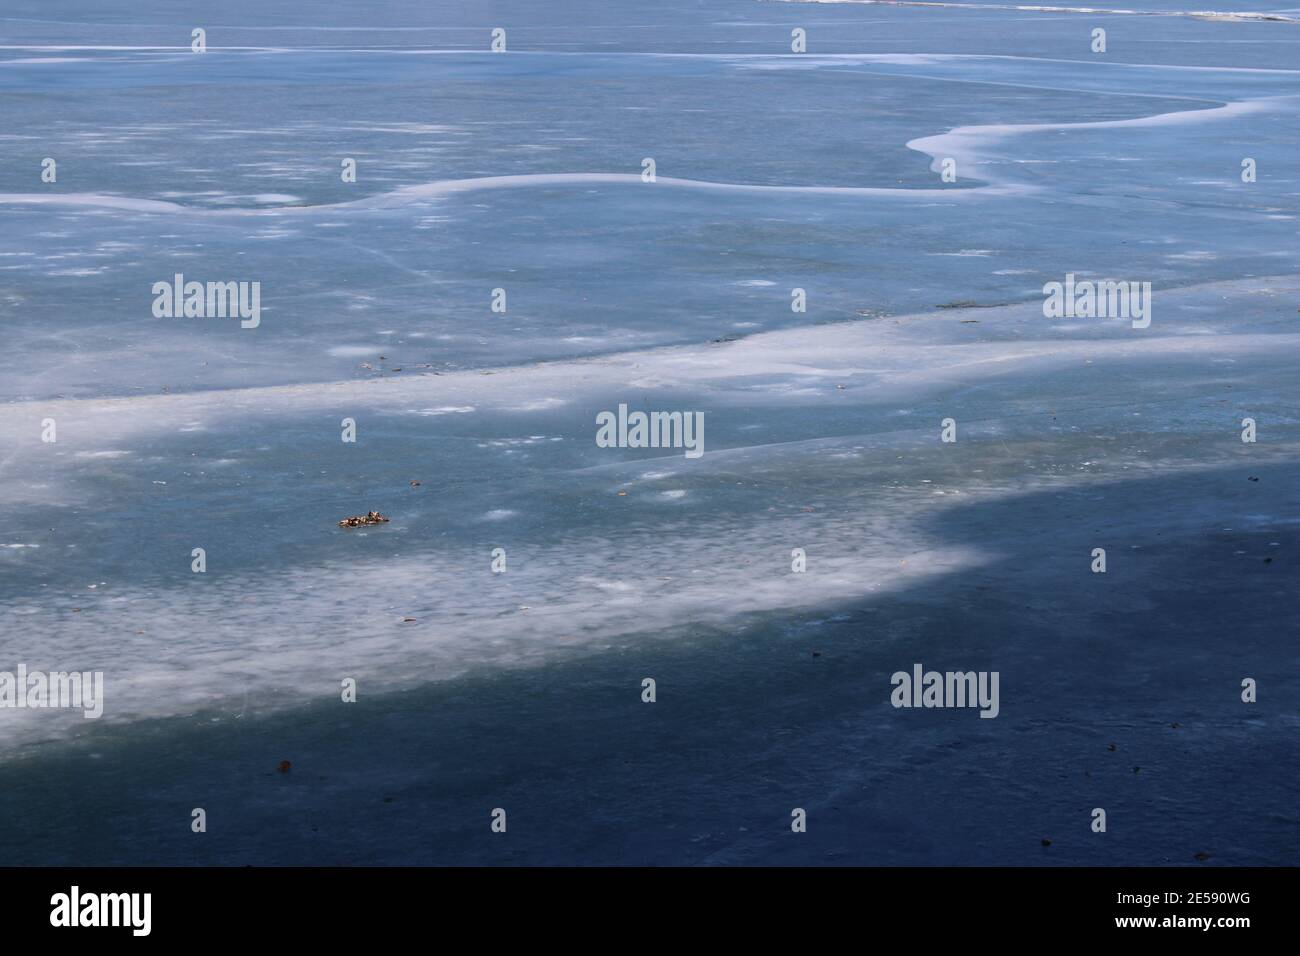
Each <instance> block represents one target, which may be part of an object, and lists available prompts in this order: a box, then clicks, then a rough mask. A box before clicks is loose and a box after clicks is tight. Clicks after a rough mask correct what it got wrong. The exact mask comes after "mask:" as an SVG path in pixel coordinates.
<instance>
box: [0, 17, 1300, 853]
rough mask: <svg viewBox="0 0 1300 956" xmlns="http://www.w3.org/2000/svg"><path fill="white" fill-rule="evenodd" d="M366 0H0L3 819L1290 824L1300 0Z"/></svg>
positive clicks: (101, 836) (479, 849)
mask: <svg viewBox="0 0 1300 956" xmlns="http://www.w3.org/2000/svg"><path fill="white" fill-rule="evenodd" d="M1068 5H1069V4H1061V6H1068ZM362 6H363V5H359V4H351V3H342V2H328V3H308V2H305V0H297V2H294V3H280V4H264V3H253V2H249V0H236V2H229V3H224V2H223V3H221V4H204V3H197V2H190V3H164V2H161V0H146V2H136V3H130V4H127V3H118V2H113V3H103V2H93V3H92V2H89V0H68V2H61V3H49V2H40V3H37V2H35V0H10V2H9V3H7V4H6V5H5V6H4V9H3V11H0V120H2V122H0V223H2V224H3V228H0V323H3V326H4V328H5V330H6V333H7V334H6V337H5V341H6V345H7V348H6V356H5V361H4V363H3V368H4V372H3V374H2V375H0V671H6V670H8V671H12V670H13V669H14V668H15V667H16V666H17V665H18V664H19V663H20V662H21V663H24V664H25V665H26V666H27V667H29V668H31V669H46V670H73V669H76V670H102V671H104V674H105V683H106V692H105V697H106V699H105V716H104V717H103V718H102V719H100V720H98V721H89V720H84V719H82V718H81V717H80V715H79V714H78V713H74V712H66V711H52V710H34V709H6V708H0V846H4V847H5V862H7V863H62V864H106V863H222V864H245V863H253V864H288V863H300V864H315V863H347V862H359V863H367V864H385V863H404V864H416V863H433V864H443V863H445V864H460V863H506V862H513V863H525V864H538V863H558V864H582V863H619V864H635V863H656V864H681V863H721V864H734V863H767V864H785V863H800V864H808V863H835V864H843V863H857V864H972V863H978V864H1036V863H1043V864H1053V863H1064V864H1086V865H1115V864H1175V865H1194V864H1195V861H1194V859H1193V854H1194V853H1198V852H1208V853H1209V854H1210V859H1209V860H1208V861H1207V864H1206V865H1215V864H1247V863H1249V864H1288V865H1294V864H1296V863H1300V815H1297V811H1296V810H1295V807H1294V798H1293V781H1294V780H1295V777H1296V772H1297V770H1300V761H1298V760H1297V749H1296V747H1295V743H1294V740H1295V734H1296V732H1297V729H1300V711H1298V710H1297V706H1296V700H1297V694H1300V676H1297V675H1298V673H1300V672H1298V671H1297V668H1296V666H1295V663H1296V654H1295V651H1294V635H1295V633H1296V629H1297V625H1300V603H1298V596H1300V590H1298V589H1297V585H1298V584H1300V578H1298V576H1297V574H1296V571H1295V568H1296V562H1295V555H1296V553H1297V547H1300V518H1297V506H1298V505H1300V481H1298V480H1297V471H1296V465H1297V462H1298V460H1300V401H1298V399H1300V377H1298V376H1297V374H1296V369H1297V356H1298V355H1300V329H1298V328H1297V319H1300V274H1298V273H1300V267H1298V263H1297V257H1298V255H1300V249H1298V247H1297V242H1296V236H1297V215H1300V167H1298V166H1297V162H1296V156H1297V139H1298V134H1297V129H1300V125H1298V124H1300V55H1298V53H1300V22H1292V20H1293V19H1294V20H1300V8H1296V7H1287V6H1285V5H1284V4H1252V3H1249V2H1245V0H1241V2H1228V0H1222V2H1215V3H1210V4H1209V6H1210V8H1212V9H1213V10H1215V11H1218V12H1219V13H1221V14H1224V15H1223V16H1213V17H1210V16H1204V15H1201V16H1190V15H1186V16H1185V15H1172V14H1187V13H1191V12H1194V11H1195V9H1196V8H1195V6H1194V5H1190V4H1184V3H1179V2H1177V0H1135V2H1133V3H1129V2H1116V3H1113V4H1099V5H1098V6H1099V7H1105V8H1106V9H1108V10H1113V11H1118V10H1123V11H1129V12H1105V13H1102V12H1094V13H1089V12H1071V11H1065V10H1058V11H1047V10H1031V9H1026V8H1025V5H1021V6H1020V8H1017V5H1015V4H1012V3H981V2H978V0H970V2H965V3H954V4H951V5H927V4H915V5H908V4H900V5H895V4H867V3H850V2H845V3H784V2H757V0H708V2H705V0H664V2H653V3H641V2H636V3H633V2H630V0H606V2H594V0H593V2H579V0H555V2H548V3H544V4H543V3H536V2H525V0H508V2H492V3H467V2H466V3H451V2H445V0H443V2H433V3H430V2H426V0H420V2H415V0H411V2H392V3H385V4H382V5H379V7H378V8H377V9H364V10H363V9H362ZM1080 6H1083V5H1080ZM1251 13H1266V14H1270V15H1272V16H1273V17H1274V18H1273V19H1261V18H1257V17H1250V16H1245V15H1244V14H1251ZM1227 14H1235V16H1228V15H1227ZM1098 26H1100V27H1103V28H1104V29H1105V30H1106V31H1107V39H1108V49H1107V52H1106V53H1105V54H1094V53H1092V52H1090V49H1089V44H1090V33H1091V30H1092V29H1093V28H1094V27H1098ZM194 27H203V28H205V29H206V31H207V43H208V50H207V52H205V53H203V54H201V55H200V54H194V53H191V52H190V50H189V43H190V31H191V30H192V29H193V28H194ZM495 27H503V28H505V29H506V31H507V36H508V52H506V53H503V54H498V53H492V52H490V51H489V49H488V47H489V43H490V41H491V31H492V30H493V28H495ZM796 27H801V28H804V29H806V31H807V36H808V52H807V53H804V54H793V53H791V51H790V40H791V37H790V34H791V30H792V29H794V28H796ZM46 157H51V158H54V159H55V160H56V161H57V164H58V166H57V171H58V176H57V182H54V183H46V182H42V181H41V177H40V172H41V164H42V160H43V159H44V158H46ZM646 157H651V158H653V159H654V160H655V164H656V173H657V179H656V181H655V182H653V183H649V182H644V181H642V177H641V172H642V160H643V159H644V158H646ZM345 158H352V159H355V160H356V162H357V181H356V182H355V183H345V182H343V181H342V180H341V178H340V168H341V167H340V164H341V162H342V160H343V159H345ZM1245 158H1250V159H1252V160H1254V164H1255V169H1256V171H1257V179H1256V181H1254V182H1243V180H1242V175H1241V174H1242V161H1243V159H1245ZM945 159H952V160H953V161H954V162H955V164H956V171H957V179H956V181H955V182H945V181H943V179H942V178H941V176H940V171H941V169H942V165H943V162H944V160H945ZM177 273H182V274H184V276H185V278H186V279H190V280H199V281H208V280H220V281H226V280H232V281H248V282H251V281H256V282H259V283H260V288H261V323H260V325H259V326H258V327H257V328H255V329H242V328H240V325H239V322H238V320H236V319H228V318H227V319H215V318H214V319H207V318H155V317H154V315H153V312H152V304H153V301H154V296H153V294H152V292H151V288H152V286H153V284H154V283H155V282H158V281H170V280H171V279H172V277H173V276H174V275H175V274H177ZM1067 274H1073V275H1075V276H1076V277H1077V278H1078V279H1080V280H1088V279H1092V280H1099V279H1105V278H1110V279H1125V280H1132V281H1136V282H1149V283H1151V286H1152V289H1153V298H1152V322H1151V325H1150V327H1149V328H1134V327H1132V325H1131V324H1130V323H1129V322H1128V321H1125V320H1120V319H1085V318H1071V319H1048V318H1045V317H1044V314H1043V309H1042V303H1043V286H1044V284H1045V283H1048V282H1053V281H1058V282H1059V281H1063V280H1064V279H1065V276H1066V275H1067ZM497 288H503V289H505V290H506V294H507V301H508V307H507V311H506V312H505V313H504V314H501V313H495V312H493V311H492V309H491V304H492V296H493V290H494V289H497ZM796 288H798V289H803V290H805V292H806V295H807V311H806V312H802V313H801V312H795V311H792V309H791V290H793V289H796ZM620 403H626V404H628V405H630V406H632V407H633V408H639V409H644V410H652V409H662V410H692V411H693V410H698V411H702V412H703V413H704V415H705V421H706V423H707V427H706V433H705V449H706V451H705V454H704V456H703V457H702V458H700V459H697V460H691V459H687V458H686V457H685V456H684V455H683V454H682V453H681V451H671V452H665V451H664V450H659V449H647V450H631V449H608V448H600V447H597V445H596V443H595V440H594V438H595V433H596V425H595V420H596V415H597V413H599V412H601V411H604V410H611V409H615V408H617V406H618V405H619V404H620ZM949 417H951V418H954V419H955V420H956V422H957V428H958V435H959V439H958V441H957V442H956V443H955V444H943V443H941V442H940V441H939V430H940V422H941V421H942V420H944V419H945V418H949ZM1247 417H1249V418H1252V419H1254V420H1255V421H1256V423H1257V428H1258V436H1259V440H1258V441H1257V442H1255V443H1253V444H1244V443H1243V442H1242V441H1241V439H1240V433H1241V427H1242V425H1241V423H1242V420H1243V418H1247ZM344 418H351V419H353V420H355V422H356V423H357V433H358V440H357V442H356V443H355V444H346V443H343V442H342V441H340V424H341V422H342V420H343V419H344ZM47 419H53V420H54V421H55V422H56V423H57V436H58V440H57V441H56V442H54V443H52V444H50V443H44V442H42V440H41V434H42V430H43V428H44V425H43V422H45V421H46V420H47ZM412 482H418V483H419V484H418V485H416V484H412ZM370 509H377V510H379V511H382V512H383V513H384V514H385V515H388V516H390V518H391V521H390V522H389V523H387V524H383V525H380V526H377V527H373V528H362V529H355V530H343V529H340V528H339V527H338V525H337V522H338V520H339V519H340V518H343V517H345V516H347V515H352V514H364V513H365V512H366V511H368V510H370ZM196 547H202V548H204V549H205V551H206V553H207V571H206V573H204V574H194V573H192V572H191V569H190V565H191V550H192V549H193V548H196ZM1096 547H1104V548H1106V549H1107V552H1108V555H1109V568H1108V571H1107V573H1106V574H1105V575H1095V574H1092V573H1090V571H1089V563H1090V560H1091V559H1090V554H1091V552H1092V549H1094V548H1096ZM494 548H504V549H505V551H506V553H507V555H508V571H507V572H506V573H505V574H493V573H492V572H491V570H490V560H491V559H490V554H491V552H492V550H493V549H494ZM793 548H803V549H805V550H806V552H807V554H808V571H807V573H805V574H802V575H795V574H792V573H791V572H790V561H791V558H790V553H791V550H792V549H793ZM918 661H919V662H922V663H923V664H924V665H925V666H926V667H927V668H931V667H932V668H936V669H939V670H971V669H987V670H997V671H999V672H1000V673H1001V675H1002V677H1001V687H1002V701H1001V713H1000V715H999V717H998V718H997V719H995V720H981V719H979V718H978V717H977V715H976V713H975V712H974V711H961V710H951V711H943V710H939V711H929V710H896V709H894V708H893V707H891V706H890V704H889V692H890V683H889V677H890V675H891V674H892V673H893V672H895V671H898V670H909V669H910V668H911V666H912V664H913V663H914V662H918ZM345 677H352V678H355V679H356V680H357V681H358V685H359V699H358V701H357V703H355V704H344V703H342V702H341V701H340V700H339V684H340V681H341V680H342V679H343V678H345ZM645 677H653V678H654V679H655V680H656V681H657V683H658V696H659V699H658V701H657V702H656V703H654V704H645V703H642V701H641V682H642V679H643V678H645ZM1246 677H1250V678H1252V679H1254V680H1256V681H1257V682H1258V686H1259V688H1260V690H1259V700H1258V702H1257V703H1254V704H1246V703H1243V702H1242V701H1241V699H1240V693H1241V681H1242V679H1243V678H1246ZM1112 745H1113V749H1111V748H1112ZM286 759H287V760H290V761H292V764H293V769H292V771H291V772H290V773H289V774H281V773H277V772H276V769H275V768H276V766H277V764H278V763H279V762H280V761H281V760H286ZM196 806H202V807H205V808H206V809H207V810H208V813H209V818H210V821H211V822H210V825H209V832H208V833H207V834H205V835H203V836H201V837H200V836H198V835H195V834H192V833H191V832H190V828H189V823H190V811H191V809H192V808H193V807H196ZM1097 806H1102V807H1105V808H1107V810H1108V813H1109V814H1110V817H1111V821H1112V822H1111V827H1110V830H1109V832H1108V833H1106V834H1104V835H1099V834H1094V833H1092V832H1090V830H1089V826H1088V824H1089V822H1090V816H1089V813H1090V811H1091V810H1092V808H1094V807H1097ZM494 807H505V808H507V810H508V811H509V813H510V820H511V823H510V829H509V833H508V835H507V836H506V837H500V836H494V835H493V834H491V833H490V832H489V829H488V822H489V817H488V814H489V812H490V811H491V809H492V808H494ZM793 807H804V808H806V809H807V810H808V813H809V830H808V832H807V833H806V834H800V835H795V834H792V833H791V832H790V828H789V820H790V811H791V808H793ZM1044 838H1050V840H1051V846H1050V847H1044V846H1043V844H1042V840H1043V839H1044Z"/></svg>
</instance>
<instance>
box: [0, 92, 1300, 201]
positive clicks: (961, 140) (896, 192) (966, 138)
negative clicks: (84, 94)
mask: <svg viewBox="0 0 1300 956" xmlns="http://www.w3.org/2000/svg"><path fill="white" fill-rule="evenodd" d="M1294 99H1297V97H1295V96H1280V97H1261V98H1258V99H1252V100H1241V101H1238V102H1234V103H1226V104H1224V105H1222V106H1215V107H1210V108H1207V109H1200V110H1178V111H1174V112H1170V113H1156V114H1154V115H1152V116H1139V117H1135V118H1132V119H1122V120H1096V121H1092V122H1084V123H1025V124H1020V125H1010V124H1007V125H984V126H958V127H955V128H954V129H952V130H950V131H948V132H946V133H938V134H935V135H932V136H922V137H918V138H916V139H912V140H909V141H908V142H907V144H906V145H907V147H908V149H913V150H916V151H917V152H921V153H925V154H927V155H928V156H930V157H931V159H932V160H933V162H932V163H931V167H932V168H937V165H938V164H939V163H940V162H941V161H942V160H943V159H944V158H947V157H952V158H953V159H955V160H957V162H958V164H959V166H961V167H964V168H966V169H969V168H970V167H971V166H974V165H977V163H978V160H979V159H980V158H982V157H983V156H984V155H985V152H984V150H983V147H984V146H986V145H987V144H988V143H989V142H991V141H993V140H996V139H1001V138H1005V137H1008V136H1016V135H1019V134H1021V133H1034V132H1044V131H1053V130H1078V129H1119V128H1134V127H1148V126H1168V125H1178V124H1184V123H1199V122H1207V121H1213V120H1221V119H1231V118H1235V117H1238V116H1244V115H1247V114H1250V113H1257V112H1266V111H1268V110H1269V109H1271V108H1272V103H1273V102H1274V101H1279V100H1294ZM981 179H982V180H983V181H984V182H985V183H986V185H983V186H974V187H969V188H960V187H959V188H956V189H944V188H939V189H930V188H920V189H895V188H888V187H882V186H781V185H776V186H772V185H760V184H751V183H719V182H710V181H707V180H701V179H677V178H673V177H670V176H659V177H657V179H656V181H655V182H653V183H646V182H643V181H642V179H641V175H640V174H639V173H530V174H521V175H514V176H478V177H473V178H470V179H440V180H436V181H434V182H430V183H418V184H416V185H412V186H402V187H399V188H397V189H394V190H392V191H390V192H386V193H379V194H377V195H373V196H366V197H364V198H362V199H354V200H350V201H347V202H339V203H325V204H321V205H314V206H266V207H259V208H257V209H204V208H201V207H195V206H184V205H181V204H180V203H174V202H167V201H165V200H161V199H138V198H134V197H130V196H113V195H108V194H105V193H0V205H4V204H10V205H32V206H80V207H83V208H100V209H122V210H128V211H131V212H145V213H158V214H166V215H175V214H188V215H192V216H202V217H214V218H215V217H231V216H282V215H286V214H293V215H310V214H315V213H332V212H335V211H337V210H340V209H362V210H363V209H390V208H396V207H400V206H404V205H407V204H409V203H413V202H421V201H425V200H429V199H438V198H441V197H443V196H451V195H456V194H458V193H465V192H472V191H475V190H480V189H513V188H519V187H526V186H583V185H635V186H637V187H639V188H641V189H653V188H656V187H660V188H662V187H665V186H666V187H670V188H677V189H702V190H709V191H713V192H732V193H750V194H765V193H766V194H779V195H823V196H870V197H874V198H882V199H904V200H911V199H924V200H931V201H932V200H935V199H943V200H945V201H969V200H972V199H977V198H988V197H994V196H1009V195H1024V194H1027V193H1031V192H1034V191H1036V190H1037V189H1038V188H1040V187H1037V186H1034V185H1031V184H1027V183H1015V182H1011V181H1008V180H1003V179H999V178H997V177H996V176H995V175H991V174H990V173H989V171H988V169H987V168H986V169H982V170H981Z"/></svg>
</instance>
